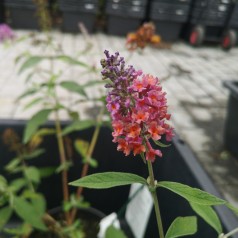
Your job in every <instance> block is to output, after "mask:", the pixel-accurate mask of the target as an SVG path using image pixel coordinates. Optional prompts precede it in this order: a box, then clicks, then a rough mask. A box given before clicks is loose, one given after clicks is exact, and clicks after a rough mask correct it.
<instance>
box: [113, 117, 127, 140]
mask: <svg viewBox="0 0 238 238" xmlns="http://www.w3.org/2000/svg"><path fill="white" fill-rule="evenodd" d="M112 127H113V130H114V131H113V133H112V135H113V137H117V136H120V135H122V134H123V131H124V130H123V128H124V125H123V123H121V122H120V121H115V122H113V123H112Z"/></svg>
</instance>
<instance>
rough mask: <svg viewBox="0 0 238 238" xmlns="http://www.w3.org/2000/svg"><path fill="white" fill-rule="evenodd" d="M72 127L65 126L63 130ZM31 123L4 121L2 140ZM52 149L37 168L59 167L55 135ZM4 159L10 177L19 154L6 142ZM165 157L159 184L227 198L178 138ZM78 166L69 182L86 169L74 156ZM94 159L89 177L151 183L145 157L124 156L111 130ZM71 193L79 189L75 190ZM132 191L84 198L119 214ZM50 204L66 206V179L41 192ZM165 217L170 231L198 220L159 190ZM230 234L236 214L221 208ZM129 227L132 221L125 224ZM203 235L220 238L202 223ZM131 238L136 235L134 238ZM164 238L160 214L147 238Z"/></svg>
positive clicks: (48, 144)
mask: <svg viewBox="0 0 238 238" xmlns="http://www.w3.org/2000/svg"><path fill="white" fill-rule="evenodd" d="M65 125H67V123H63V126H65ZM24 126H25V121H11V120H0V135H1V138H2V133H3V131H4V130H5V129H6V128H12V129H14V130H15V131H16V132H18V133H19V134H20V135H22V132H23V129H24ZM46 126H48V127H53V123H52V122H49V123H47V125H46ZM92 134H93V128H91V129H87V130H84V131H80V133H73V134H72V135H70V139H71V140H74V139H76V138H81V139H84V140H89V141H90V138H91V137H92ZM42 147H44V148H45V149H46V153H45V154H43V155H42V156H41V157H40V158H36V159H34V160H33V161H32V162H34V165H35V166H37V167H38V168H40V167H44V166H57V165H58V164H59V155H58V152H57V151H58V150H57V144H56V138H55V137H54V136H50V137H47V138H46V139H45V140H44V143H43V145H42ZM0 150H1V158H2V159H1V160H0V174H4V170H3V168H4V165H5V164H6V163H8V162H9V160H10V159H11V158H13V157H14V156H15V155H14V154H13V153H12V152H9V150H8V149H7V147H6V146H4V145H3V143H2V141H1V143H0ZM162 152H163V158H162V159H157V160H156V162H155V163H154V174H155V177H156V179H157V180H158V181H161V180H164V181H174V182H181V183H184V184H187V185H189V186H193V187H197V188H201V189H203V190H205V191H207V192H210V193H212V194H214V195H216V196H219V197H221V195H220V194H219V192H218V190H217V188H216V187H215V185H214V183H213V182H212V181H211V179H210V178H209V176H208V175H207V174H206V173H205V171H204V170H203V169H202V168H201V166H200V164H199V163H198V161H197V160H196V158H195V157H194V155H193V154H192V152H191V150H190V149H189V148H188V146H187V145H186V144H185V143H184V142H183V141H181V140H180V138H179V137H178V136H175V138H174V139H173V141H172V143H171V146H170V147H169V148H164V149H163V151H162ZM72 158H73V161H74V166H73V167H72V168H71V170H70V171H69V181H74V180H76V179H78V178H79V177H80V171H81V168H82V163H81V158H80V157H79V156H78V155H77V153H75V152H73V156H72ZM93 158H95V159H97V160H98V167H97V168H96V169H92V168H91V169H90V171H89V173H90V174H91V173H96V172H106V171H117V172H131V173H135V174H138V175H140V176H143V177H145V178H147V176H148V173H147V167H146V165H145V164H144V163H143V162H142V159H141V158H140V157H136V158H130V157H124V156H123V154H122V152H118V151H117V149H116V145H115V144H114V143H112V135H111V130H110V129H108V128H106V127H103V128H101V130H100V134H99V138H98V141H97V144H96V147H95V151H94V153H93ZM71 189H72V190H71V192H72V191H73V190H74V189H75V187H71ZM129 189H130V187H129V186H121V187H115V188H112V189H103V190H97V189H96V190H94V189H84V192H83V195H84V198H85V199H86V200H87V201H89V202H90V204H91V206H92V207H94V208H97V209H99V210H100V211H102V212H103V213H105V214H110V213H112V212H115V211H116V212H118V211H119V210H120V209H121V208H122V206H123V205H124V204H125V203H126V202H127V199H128V194H129ZM39 190H40V192H42V193H43V194H44V195H45V197H46V200H47V205H48V208H49V209H50V208H54V207H57V206H59V205H60V202H61V201H62V196H61V194H62V192H61V178H60V175H58V174H57V175H53V176H52V177H50V178H45V179H43V182H42V184H41V186H40V188H39ZM158 195H159V200H160V207H161V213H162V216H163V217H164V219H163V220H164V226H165V229H167V228H168V226H169V225H170V224H171V222H172V221H173V220H174V219H175V218H176V217H178V216H187V215H195V214H194V212H193V211H192V209H191V207H190V206H189V204H188V203H187V202H186V201H185V200H184V199H182V198H180V197H179V196H177V195H176V194H173V193H171V192H169V191H167V190H164V189H159V191H158ZM216 210H217V212H218V215H219V217H220V219H221V223H222V225H223V227H224V231H230V230H232V229H234V228H235V227H237V226H238V220H237V217H235V215H234V214H233V213H232V212H231V211H229V210H228V209H226V207H216ZM125 222H126V221H125ZM198 226H199V232H198V233H197V234H196V235H195V236H192V237H195V238H201V237H211V238H213V237H214V238H215V237H217V234H216V233H215V231H214V230H213V229H212V228H211V227H210V226H208V225H207V224H206V223H205V222H204V221H203V220H202V219H201V218H198ZM129 237H131V236H129ZM151 237H158V231H157V226H156V220H155V214H154V211H152V213H151V216H150V219H149V221H148V226H147V229H146V232H145V236H144V238H151ZM233 238H238V235H234V236H233Z"/></svg>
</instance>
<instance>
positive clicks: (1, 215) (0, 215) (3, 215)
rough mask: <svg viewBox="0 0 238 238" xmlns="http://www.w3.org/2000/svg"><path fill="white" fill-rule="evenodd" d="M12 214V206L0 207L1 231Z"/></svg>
mask: <svg viewBox="0 0 238 238" xmlns="http://www.w3.org/2000/svg"><path fill="white" fill-rule="evenodd" d="M11 215H12V208H11V207H3V208H1V209H0V231H1V230H2V228H3V227H4V226H5V225H6V223H7V222H8V220H9V219H10V217H11Z"/></svg>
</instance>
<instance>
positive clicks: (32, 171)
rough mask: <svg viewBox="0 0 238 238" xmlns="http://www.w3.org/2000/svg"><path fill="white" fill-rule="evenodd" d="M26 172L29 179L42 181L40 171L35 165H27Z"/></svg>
mask: <svg viewBox="0 0 238 238" xmlns="http://www.w3.org/2000/svg"><path fill="white" fill-rule="evenodd" d="M24 174H25V176H26V178H27V179H28V180H30V181H32V182H34V183H39V182H40V173H39V171H38V169H37V168H36V167H34V166H30V167H27V168H26V169H25V170H24Z"/></svg>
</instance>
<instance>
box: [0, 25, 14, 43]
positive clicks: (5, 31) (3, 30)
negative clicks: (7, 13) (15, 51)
mask: <svg viewBox="0 0 238 238" xmlns="http://www.w3.org/2000/svg"><path fill="white" fill-rule="evenodd" d="M13 38H14V33H13V31H12V29H11V28H10V27H9V26H8V25H7V24H5V23H3V24H0V42H1V41H5V40H8V39H13Z"/></svg>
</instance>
